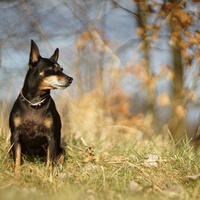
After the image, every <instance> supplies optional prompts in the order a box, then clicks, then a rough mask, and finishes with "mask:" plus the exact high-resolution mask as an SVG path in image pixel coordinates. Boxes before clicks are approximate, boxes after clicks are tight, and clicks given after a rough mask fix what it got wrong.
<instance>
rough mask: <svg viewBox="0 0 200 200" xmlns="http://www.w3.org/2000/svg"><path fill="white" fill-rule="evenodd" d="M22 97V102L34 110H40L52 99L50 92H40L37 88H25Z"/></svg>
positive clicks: (21, 93)
mask: <svg viewBox="0 0 200 200" xmlns="http://www.w3.org/2000/svg"><path fill="white" fill-rule="evenodd" d="M20 95H21V97H22V100H23V101H25V102H26V103H27V104H28V105H29V106H31V107H33V108H39V107H41V106H42V105H44V104H45V102H46V101H47V99H49V98H50V90H47V91H38V90H37V89H35V88H26V87H23V88H22V90H21V92H20Z"/></svg>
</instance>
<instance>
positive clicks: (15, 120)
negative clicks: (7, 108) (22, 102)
mask: <svg viewBox="0 0 200 200" xmlns="http://www.w3.org/2000/svg"><path fill="white" fill-rule="evenodd" d="M20 124H21V118H20V117H15V118H14V125H15V127H18V126H19V125H20Z"/></svg>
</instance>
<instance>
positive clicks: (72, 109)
mask: <svg viewBox="0 0 200 200" xmlns="http://www.w3.org/2000/svg"><path fill="white" fill-rule="evenodd" d="M94 95H96V94H93V93H90V94H89V95H88V96H87V95H85V96H84V97H82V98H80V99H76V100H72V99H69V100H68V102H67V103H66V106H67V107H68V114H69V115H70V118H67V113H66V111H65V109H63V108H65V107H62V108H60V107H59V105H60V104H59V103H58V104H57V105H58V109H59V110H60V113H61V115H62V120H63V129H62V136H63V141H62V142H63V146H64V148H65V149H66V151H67V155H66V161H65V163H64V166H63V171H62V172H60V170H59V166H55V167H54V172H53V177H51V176H50V175H49V174H48V173H47V172H46V169H45V163H42V162H40V161H39V160H38V159H36V160H35V162H30V161H28V160H27V159H24V164H23V165H22V172H21V175H20V176H19V175H15V174H14V173H13V160H12V159H11V158H10V157H9V156H8V151H9V146H10V144H9V131H8V126H7V121H3V119H4V117H5V119H6V120H7V117H8V113H9V112H8V110H9V109H8V108H7V107H6V104H5V103H4V104H2V105H1V112H2V113H1V114H2V116H1V119H0V120H1V126H0V128H1V132H0V143H1V145H0V169H1V170H0V199H17V200H18V199H44V200H45V199H55V198H57V199H81V198H82V199H138V198H145V199H199V198H200V189H199V187H200V178H197V179H196V180H191V179H189V178H187V177H186V176H188V175H197V174H199V172H200V159H199V154H198V153H197V154H196V155H195V154H194V153H193V152H192V148H191V147H190V146H189V141H186V142H185V144H184V145H183V146H182V147H180V146H179V147H178V146H176V144H174V142H173V140H170V141H164V140H163V139H162V138H161V136H153V135H152V137H151V138H147V137H146V136H145V135H144V134H143V133H142V132H141V131H137V129H136V128H134V126H132V127H131V126H125V125H123V126H122V125H121V124H117V123H116V122H114V121H113V119H112V117H111V116H110V115H108V114H107V115H105V113H107V112H106V111H105V110H104V109H103V107H101V106H100V105H101V103H102V102H101V99H100V98H98V97H97V98H94ZM60 101H62V105H63V104H64V102H63V100H62V99H60ZM3 107H4V108H3ZM152 156H153V157H152ZM146 157H150V158H149V159H148V158H146Z"/></svg>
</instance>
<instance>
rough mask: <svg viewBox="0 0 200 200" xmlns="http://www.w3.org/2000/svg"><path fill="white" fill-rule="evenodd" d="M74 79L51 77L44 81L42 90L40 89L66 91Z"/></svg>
mask: <svg viewBox="0 0 200 200" xmlns="http://www.w3.org/2000/svg"><path fill="white" fill-rule="evenodd" d="M72 81H73V78H71V77H69V76H67V75H66V76H64V77H58V76H50V77H47V78H45V79H44V80H43V81H42V84H41V88H40V89H44V90H45V89H50V90H54V89H61V90H63V89H65V88H67V87H69V86H70V84H71V83H72Z"/></svg>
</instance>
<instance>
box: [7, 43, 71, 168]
mask: <svg viewBox="0 0 200 200" xmlns="http://www.w3.org/2000/svg"><path fill="white" fill-rule="evenodd" d="M58 57H59V49H58V48H57V49H56V50H55V52H54V54H53V55H52V56H51V57H50V59H48V58H43V57H42V56H41V55H40V52H39V48H38V46H37V44H36V43H35V42H34V41H33V40H31V50H30V57H29V70H28V72H27V74H26V77H25V80H24V85H23V88H22V90H21V92H20V94H19V96H18V98H17V99H16V101H15V103H14V105H13V108H12V110H11V113H10V117H9V127H10V131H11V137H10V142H11V148H10V149H11V153H12V154H13V159H14V171H15V172H17V171H21V155H22V154H29V153H31V154H32V155H34V156H35V155H39V156H43V155H45V156H46V157H47V168H49V167H50V166H52V165H53V162H54V161H57V160H59V159H60V158H63V159H64V149H63V148H62V147H61V119H60V116H59V113H58V111H57V109H56V106H55V103H54V100H53V99H52V98H51V95H50V91H51V90H54V89H64V88H66V87H68V86H70V84H71V83H72V81H73V78H72V77H70V76H68V75H66V74H64V73H63V67H62V66H61V65H59V64H58V63H57V61H58Z"/></svg>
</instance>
